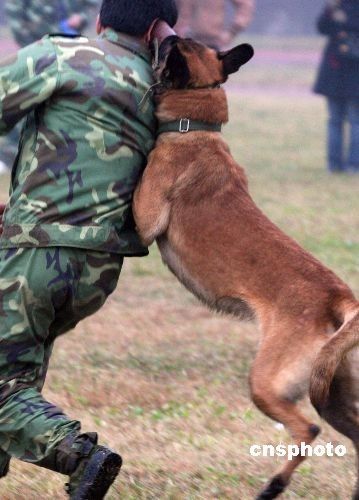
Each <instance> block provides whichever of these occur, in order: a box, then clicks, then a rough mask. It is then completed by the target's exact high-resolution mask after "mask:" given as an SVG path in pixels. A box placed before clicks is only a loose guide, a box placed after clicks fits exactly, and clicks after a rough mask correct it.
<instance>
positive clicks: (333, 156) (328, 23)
mask: <svg viewBox="0 0 359 500" xmlns="http://www.w3.org/2000/svg"><path fill="white" fill-rule="evenodd" d="M318 29H319V31H320V33H322V34H323V35H327V36H328V37H329V42H328V44H327V46H326V48H325V51H324V55H323V60H322V63H321V66H320V69H319V75H318V78H317V81H316V84H315V87H314V90H315V92H317V93H318V94H322V95H324V96H326V97H327V101H328V111H329V120H328V131H327V135H328V137H327V162H328V165H327V166H328V170H329V171H330V172H355V173H359V2H358V0H337V1H332V2H329V3H328V4H327V6H326V7H325V9H324V11H323V12H322V14H321V15H320V17H319V20H318ZM346 122H348V124H349V127H350V137H349V146H348V148H347V147H346V144H345V134H344V125H345V124H346Z"/></svg>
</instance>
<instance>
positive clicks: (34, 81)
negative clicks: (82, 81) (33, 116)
mask: <svg viewBox="0 0 359 500" xmlns="http://www.w3.org/2000/svg"><path fill="white" fill-rule="evenodd" d="M57 76H58V62H57V53H56V50H55V47H54V45H53V43H52V42H51V40H50V39H49V38H44V39H43V40H40V41H39V42H36V43H34V44H32V45H29V46H27V47H24V48H23V49H21V50H19V51H18V52H17V54H15V55H14V56H11V57H8V58H6V59H5V60H2V61H0V135H3V134H6V133H7V132H9V130H11V129H12V128H13V127H14V126H15V125H16V123H17V122H19V121H20V120H21V119H22V118H23V117H24V116H25V115H27V114H28V113H30V112H31V111H33V110H34V109H35V108H36V107H37V106H40V105H41V104H42V103H44V101H46V100H47V99H49V98H50V97H51V95H52V94H53V93H54V91H55V89H56V86H57Z"/></svg>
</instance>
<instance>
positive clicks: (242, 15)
mask: <svg viewBox="0 0 359 500" xmlns="http://www.w3.org/2000/svg"><path fill="white" fill-rule="evenodd" d="M231 1H232V2H233V3H234V6H235V11H236V12H235V16H234V19H233V25H232V28H231V31H232V34H233V35H237V34H238V33H239V32H240V31H243V30H245V29H246V28H247V27H248V25H249V24H250V22H251V21H252V19H253V13H254V0H231Z"/></svg>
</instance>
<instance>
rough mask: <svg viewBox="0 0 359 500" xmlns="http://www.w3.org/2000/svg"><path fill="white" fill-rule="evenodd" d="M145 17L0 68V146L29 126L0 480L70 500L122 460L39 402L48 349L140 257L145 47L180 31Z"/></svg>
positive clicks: (0, 311)
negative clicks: (33, 478)
mask: <svg viewBox="0 0 359 500" xmlns="http://www.w3.org/2000/svg"><path fill="white" fill-rule="evenodd" d="M150 7H151V8H148V1H147V0H116V2H114V1H113V0H103V4H102V7H101V14H100V20H99V22H98V32H99V33H100V36H99V38H97V39H95V40H89V39H87V38H85V37H66V38H65V37H59V36H46V37H44V38H43V39H42V40H41V41H39V42H36V43H34V44H32V45H30V46H27V47H25V48H23V49H21V50H20V51H19V52H18V53H17V54H16V55H14V56H13V57H9V58H8V59H6V60H5V61H2V63H1V64H0V134H5V133H7V132H8V131H9V130H11V128H12V127H14V125H15V124H16V123H17V122H18V121H19V120H21V119H23V118H24V117H26V126H25V127H24V132H23V135H22V137H21V142H20V150H19V154H18V157H17V161H16V163H15V165H14V168H13V172H12V179H11V190H10V200H9V202H8V204H7V206H6V210H5V213H4V218H3V228H2V229H3V230H2V234H1V236H0V476H1V475H2V476H3V475H5V474H6V473H7V470H8V464H9V459H10V457H16V458H19V459H21V460H24V461H27V462H31V463H34V464H37V465H40V466H43V467H47V468H49V469H51V470H54V471H57V472H60V473H63V474H66V475H69V476H70V482H69V485H68V492H69V494H70V496H71V498H73V499H80V498H81V499H82V498H96V499H97V498H102V497H103V495H104V494H105V492H106V491H107V489H108V488H109V486H110V484H111V483H112V481H113V480H114V478H115V476H116V474H117V472H118V470H119V467H120V464H121V458H120V456H119V455H118V454H116V453H115V452H112V451H111V450H108V449H107V448H104V447H100V446H98V445H97V436H96V434H94V433H88V434H81V431H80V423H79V422H78V421H76V420H73V419H70V418H69V417H67V416H66V415H65V414H64V413H63V412H62V410H61V409H60V408H57V407H56V406H55V405H53V404H51V403H49V402H47V401H46V400H45V399H44V398H43V396H42V394H41V390H42V386H43V383H44V379H45V376H46V370H47V366H48V362H49V358H50V355H51V350H52V348H53V344H54V341H55V339H56V338H57V337H58V336H59V335H61V334H63V333H65V332H67V331H68V330H70V329H72V328H73V327H74V326H75V325H76V324H77V323H78V322H79V321H80V320H81V319H83V318H84V317H86V316H89V315H90V314H93V313H94V312H96V311H97V310H98V309H99V308H100V307H101V306H102V305H103V304H104V302H105V300H106V298H107V297H108V296H109V294H110V293H111V292H113V290H114V289H115V287H116V283H117V280H118V277H119V275H120V271H121V266H122V263H123V258H124V257H125V256H143V255H146V254H147V253H148V251H147V249H146V248H144V247H143V245H142V244H141V242H140V240H139V237H138V235H137V233H136V231H135V228H134V222H133V217H132V212H131V201H132V194H133V191H134V188H135V186H136V183H137V181H138V178H139V176H140V174H141V172H142V170H143V168H144V166H145V164H146V158H147V155H148V153H149V152H150V150H151V148H152V146H153V143H154V138H155V132H156V121H155V117H154V105H153V102H152V100H151V99H150V100H147V101H145V103H144V104H143V105H140V102H141V100H142V97H143V96H144V94H145V93H146V92H147V90H148V89H149V87H150V86H151V85H152V83H153V80H152V78H153V77H152V68H151V56H150V53H149V51H148V49H147V45H146V43H145V34H146V33H147V35H146V36H148V32H149V29H150V25H151V24H152V23H153V21H154V20H155V19H157V18H161V19H164V20H165V21H167V22H168V23H169V24H170V25H171V26H173V25H174V24H175V22H176V19H177V10H176V7H175V4H174V1H173V0H154V1H152V2H151V6H150ZM124 13H126V14H125V15H124ZM0 212H1V207H0ZM0 232H1V225H0Z"/></svg>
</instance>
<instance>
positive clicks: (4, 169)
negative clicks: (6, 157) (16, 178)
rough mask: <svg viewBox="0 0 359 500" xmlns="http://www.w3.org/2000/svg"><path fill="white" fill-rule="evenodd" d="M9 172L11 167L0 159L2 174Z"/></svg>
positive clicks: (0, 173) (0, 171)
mask: <svg viewBox="0 0 359 500" xmlns="http://www.w3.org/2000/svg"><path fill="white" fill-rule="evenodd" d="M8 173H9V169H8V168H7V166H6V165H5V163H4V162H3V161H1V160H0V175H3V174H8Z"/></svg>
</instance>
